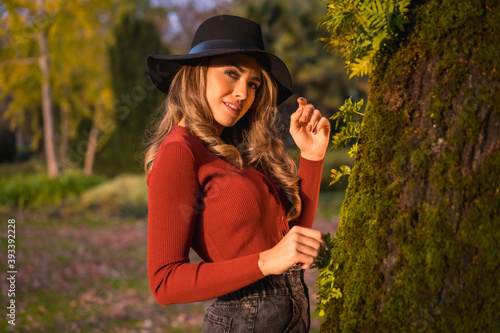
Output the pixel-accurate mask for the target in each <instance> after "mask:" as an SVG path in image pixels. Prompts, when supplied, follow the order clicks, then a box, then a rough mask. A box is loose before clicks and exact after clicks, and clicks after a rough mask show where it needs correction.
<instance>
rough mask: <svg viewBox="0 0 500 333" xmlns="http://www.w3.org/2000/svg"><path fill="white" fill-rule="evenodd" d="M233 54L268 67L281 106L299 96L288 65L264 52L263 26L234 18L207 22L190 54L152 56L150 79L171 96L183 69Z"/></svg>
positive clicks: (226, 16) (200, 28)
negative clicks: (173, 83)
mask: <svg viewBox="0 0 500 333" xmlns="http://www.w3.org/2000/svg"><path fill="white" fill-rule="evenodd" d="M230 53H245V54H248V55H250V56H252V57H254V58H255V59H256V60H257V61H258V62H259V63H260V64H261V65H262V66H263V67H264V69H265V70H266V71H267V72H268V73H269V74H270V75H271V76H272V78H273V79H274V80H275V82H276V86H277V88H278V97H277V104H278V105H280V104H281V103H283V102H284V101H285V100H286V99H288V97H290V96H291V95H293V94H294V93H295V89H294V88H293V85H292V79H291V78H290V73H289V71H288V68H287V67H286V65H285V63H284V62H283V61H282V60H281V59H280V58H278V57H277V56H275V55H274V54H272V53H269V52H267V51H266V50H265V49H264V42H263V40H262V31H261V28H260V26H259V25H258V24H257V23H255V22H253V21H251V20H248V19H245V18H242V17H237V16H231V15H218V16H214V17H212V18H209V19H208V20H206V21H204V22H203V23H202V24H201V25H200V26H199V27H198V30H197V31H196V34H195V36H194V38H193V42H192V44H191V50H190V51H189V53H188V54H181V55H149V56H148V59H147V66H148V73H149V77H150V78H151V81H153V83H154V84H155V86H156V87H157V88H158V89H160V90H161V91H162V92H164V93H165V94H168V91H169V89H170V84H171V83H172V80H173V78H174V76H175V74H177V72H178V71H179V69H180V68H181V67H182V66H184V65H195V64H196V63H197V61H198V60H200V59H202V58H207V57H212V56H218V55H223V54H230Z"/></svg>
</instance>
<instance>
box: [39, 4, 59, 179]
mask: <svg viewBox="0 0 500 333" xmlns="http://www.w3.org/2000/svg"><path fill="white" fill-rule="evenodd" d="M37 7H38V15H39V17H42V15H43V1H41V0H37ZM40 29H41V30H40V32H39V33H38V35H37V39H38V47H39V49H40V56H39V58H38V65H39V67H40V71H41V72H42V114H43V134H44V138H43V141H44V147H45V158H46V161H47V173H48V175H49V176H50V177H52V178H55V177H57V176H58V175H59V166H58V163H57V157H56V145H55V132H54V115H53V111H52V90H51V86H50V66H49V46H48V41H47V31H46V30H45V28H44V27H41V28H40Z"/></svg>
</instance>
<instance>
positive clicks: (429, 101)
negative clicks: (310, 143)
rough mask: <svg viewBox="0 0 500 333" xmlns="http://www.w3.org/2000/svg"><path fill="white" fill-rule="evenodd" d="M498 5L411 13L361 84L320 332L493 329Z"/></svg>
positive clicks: (499, 145)
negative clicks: (364, 93)
mask: <svg viewBox="0 0 500 333" xmlns="http://www.w3.org/2000/svg"><path fill="white" fill-rule="evenodd" d="M499 9H500V7H499V4H498V2H496V1H472V0H464V1H455V0H444V1H426V2H425V3H423V4H420V5H417V6H415V7H414V8H413V9H412V12H411V14H410V17H411V21H412V27H411V33H410V34H409V36H408V37H407V41H406V42H403V43H402V44H401V45H400V48H399V50H398V51H397V52H396V53H395V54H393V55H392V56H390V57H387V59H385V62H384V63H383V64H382V65H379V66H378V68H377V69H376V71H375V73H374V74H373V75H372V76H371V78H370V85H371V90H370V100H369V106H368V107H367V110H366V113H365V119H364V125H363V130H362V132H361V135H360V141H359V144H360V148H359V152H358V154H357V156H356V164H355V166H354V168H353V170H352V173H351V176H350V178H349V187H348V189H347V194H346V199H345V201H344V204H343V207H342V212H341V223H340V226H339V230H338V233H337V234H338V239H339V242H338V244H339V246H338V247H337V248H336V249H335V250H334V253H333V256H334V258H335V260H334V266H333V267H335V266H336V265H338V268H337V269H336V270H335V275H336V282H338V284H337V285H336V286H335V287H340V289H341V292H342V295H343V296H342V298H340V299H335V300H332V301H331V303H330V307H329V310H330V311H329V312H327V314H326V318H325V320H324V322H323V324H322V331H325V332H332V331H342V332H353V331H356V332H359V331H365V332H374V331H385V332H404V331H408V332H415V331H417V332H419V331H421V332H424V331H426V332H427V331H435V332H457V331H462V332H470V331H489V332H492V331H500V321H498V309H499V308H500V288H499V283H498V279H499V271H500V260H499V259H500V250H499V245H500V244H499V242H500V228H499V226H500V224H499V222H500V111H499V107H498V105H499V104H500V103H499V102H500V101H499V96H500V79H499V72H498V71H499V66H498V65H499V63H498V62H499V50H500V48H499V41H498V39H499V38H498V32H499V30H500V23H499V20H500V16H499V15H498V13H499Z"/></svg>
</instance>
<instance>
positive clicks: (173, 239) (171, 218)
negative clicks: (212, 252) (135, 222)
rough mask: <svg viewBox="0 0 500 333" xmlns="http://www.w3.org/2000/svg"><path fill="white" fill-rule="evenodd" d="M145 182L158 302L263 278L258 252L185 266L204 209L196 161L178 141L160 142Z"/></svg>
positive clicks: (213, 293)
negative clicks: (200, 214)
mask: <svg viewBox="0 0 500 333" xmlns="http://www.w3.org/2000/svg"><path fill="white" fill-rule="evenodd" d="M147 183H148V245H147V265H148V277H149V283H150V288H151V291H152V293H153V295H154V297H155V299H156V300H157V302H158V303H160V304H162V305H166V304H172V303H184V302H196V301H201V300H206V299H211V298H214V297H218V296H221V295H223V294H226V293H229V292H232V291H234V290H237V289H240V288H242V287H244V286H246V285H249V284H251V283H253V282H255V281H257V280H259V279H261V278H263V275H262V273H261V271H260V269H259V267H258V256H259V254H258V253H255V254H251V255H246V256H242V257H238V258H235V259H232V260H226V261H221V262H210V263H208V262H200V263H196V264H193V263H189V249H190V247H191V242H192V239H193V234H194V232H195V227H196V221H197V214H198V213H199V211H200V209H202V207H201V206H200V205H201V204H202V203H201V202H200V193H201V192H200V191H201V190H200V187H199V186H200V185H199V183H198V179H197V168H196V161H195V159H194V156H193V153H192V151H191V150H190V149H189V147H187V146H186V145H185V144H183V143H179V142H170V143H167V144H163V145H162V146H161V147H160V150H159V151H158V154H157V157H156V159H155V161H154V165H153V167H152V169H151V171H150V173H149V174H148V178H147Z"/></svg>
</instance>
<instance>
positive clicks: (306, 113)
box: [300, 104, 314, 123]
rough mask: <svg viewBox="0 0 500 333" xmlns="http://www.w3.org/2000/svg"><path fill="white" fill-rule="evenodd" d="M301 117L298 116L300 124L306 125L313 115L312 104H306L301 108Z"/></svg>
mask: <svg viewBox="0 0 500 333" xmlns="http://www.w3.org/2000/svg"><path fill="white" fill-rule="evenodd" d="M302 109H303V111H302V115H301V116H300V122H301V123H306V122H308V120H309V119H311V116H312V114H313V113H314V106H313V105H312V104H307V105H306V106H303V107H302Z"/></svg>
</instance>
